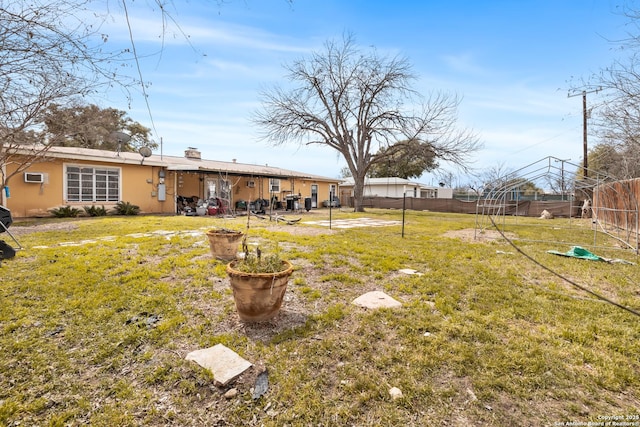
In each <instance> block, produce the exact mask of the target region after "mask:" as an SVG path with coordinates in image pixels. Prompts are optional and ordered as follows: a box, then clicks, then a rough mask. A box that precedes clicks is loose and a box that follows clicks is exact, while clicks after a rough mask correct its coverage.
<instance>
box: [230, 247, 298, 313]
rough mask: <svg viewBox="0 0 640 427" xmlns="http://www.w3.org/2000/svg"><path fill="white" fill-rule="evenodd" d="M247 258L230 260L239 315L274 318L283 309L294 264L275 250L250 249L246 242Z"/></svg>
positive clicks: (245, 254)
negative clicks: (270, 251) (265, 251)
mask: <svg viewBox="0 0 640 427" xmlns="http://www.w3.org/2000/svg"><path fill="white" fill-rule="evenodd" d="M243 251H244V258H242V259H237V260H235V261H231V262H230V263H229V264H227V275H228V276H229V281H230V283H231V289H232V290H233V299H234V301H235V303H236V309H237V310H238V316H239V317H240V320H242V321H244V322H262V321H265V320H269V319H272V318H273V317H275V316H276V315H277V314H278V312H279V311H280V307H281V306H282V300H283V298H284V294H285V292H286V290H287V284H288V282H289V277H290V276H291V274H292V273H293V265H292V264H291V263H290V262H289V261H286V260H283V259H281V258H280V255H279V253H278V252H277V251H276V252H275V253H273V254H269V255H263V254H262V252H261V250H260V248H257V249H256V253H255V254H253V253H250V252H249V250H248V247H247V245H246V238H245V240H244V242H243Z"/></svg>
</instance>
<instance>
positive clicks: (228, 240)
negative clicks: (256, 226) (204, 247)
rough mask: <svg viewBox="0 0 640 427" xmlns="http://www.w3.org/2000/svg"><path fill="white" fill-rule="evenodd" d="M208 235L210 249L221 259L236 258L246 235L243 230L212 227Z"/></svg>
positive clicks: (214, 255) (212, 253)
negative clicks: (241, 241) (239, 246)
mask: <svg viewBox="0 0 640 427" xmlns="http://www.w3.org/2000/svg"><path fill="white" fill-rule="evenodd" d="M206 235H207V237H208V238H209V249H210V250H211V255H213V257H214V258H216V259H219V260H221V261H231V260H233V259H236V257H237V254H238V245H239V244H240V240H242V238H243V237H244V233H243V232H242V231H236V230H230V229H228V228H212V229H210V230H207V232H206Z"/></svg>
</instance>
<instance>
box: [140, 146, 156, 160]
mask: <svg viewBox="0 0 640 427" xmlns="http://www.w3.org/2000/svg"><path fill="white" fill-rule="evenodd" d="M138 153H140V155H141V156H142V161H141V162H140V164H142V163H144V159H146V158H147V157H150V156H151V154H153V153H152V152H151V148H149V147H147V146H146V145H143V146H142V147H140V149H139V150H138Z"/></svg>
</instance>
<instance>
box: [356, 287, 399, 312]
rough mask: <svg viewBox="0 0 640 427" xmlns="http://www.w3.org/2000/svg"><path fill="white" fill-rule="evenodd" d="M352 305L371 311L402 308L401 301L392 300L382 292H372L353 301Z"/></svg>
mask: <svg viewBox="0 0 640 427" xmlns="http://www.w3.org/2000/svg"><path fill="white" fill-rule="evenodd" d="M352 304H354V305H357V306H360V307H364V308H371V309H377V308H397V307H402V304H401V303H400V302H399V301H397V300H395V299H393V298H391V297H390V296H389V295H387V294H385V293H384V292H382V291H371V292H367V293H366V294H363V295H360V296H359V297H358V298H356V299H354V300H353V301H352Z"/></svg>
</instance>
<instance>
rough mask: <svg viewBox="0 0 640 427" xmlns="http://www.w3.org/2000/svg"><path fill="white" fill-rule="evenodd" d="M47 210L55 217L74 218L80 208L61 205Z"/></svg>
mask: <svg viewBox="0 0 640 427" xmlns="http://www.w3.org/2000/svg"><path fill="white" fill-rule="evenodd" d="M49 212H51V213H52V214H53V216H55V217H56V218H75V217H77V216H78V215H80V212H81V211H80V209H77V208H73V207H71V206H68V205H67V206H61V207H59V208H55V209H51V210H50V211H49Z"/></svg>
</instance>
